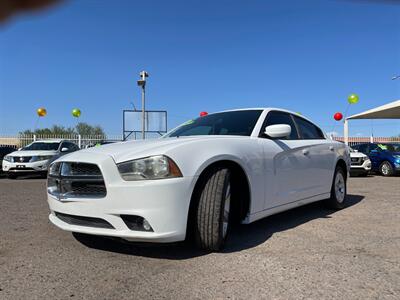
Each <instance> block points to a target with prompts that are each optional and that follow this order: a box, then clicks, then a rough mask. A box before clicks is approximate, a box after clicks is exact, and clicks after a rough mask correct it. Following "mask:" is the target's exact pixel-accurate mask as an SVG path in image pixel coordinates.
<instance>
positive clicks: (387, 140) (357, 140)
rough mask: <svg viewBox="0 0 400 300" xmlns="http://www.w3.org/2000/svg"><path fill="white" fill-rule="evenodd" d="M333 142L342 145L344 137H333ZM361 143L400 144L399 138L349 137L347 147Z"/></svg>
mask: <svg viewBox="0 0 400 300" xmlns="http://www.w3.org/2000/svg"><path fill="white" fill-rule="evenodd" d="M332 139H333V140H335V141H338V142H342V143H344V137H339V136H335V137H332ZM362 143H383V144H385V143H400V137H374V136H369V137H359V136H355V137H349V140H348V145H349V146H353V145H357V144H362Z"/></svg>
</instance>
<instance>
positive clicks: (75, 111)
mask: <svg viewBox="0 0 400 300" xmlns="http://www.w3.org/2000/svg"><path fill="white" fill-rule="evenodd" d="M72 116H73V117H75V118H79V117H80V116H81V110H80V109H78V108H74V109H73V110H72Z"/></svg>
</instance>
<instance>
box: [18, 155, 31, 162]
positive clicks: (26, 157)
mask: <svg viewBox="0 0 400 300" xmlns="http://www.w3.org/2000/svg"><path fill="white" fill-rule="evenodd" d="M31 159H32V156H14V157H13V162H15V163H27V162H29V161H30V160H31Z"/></svg>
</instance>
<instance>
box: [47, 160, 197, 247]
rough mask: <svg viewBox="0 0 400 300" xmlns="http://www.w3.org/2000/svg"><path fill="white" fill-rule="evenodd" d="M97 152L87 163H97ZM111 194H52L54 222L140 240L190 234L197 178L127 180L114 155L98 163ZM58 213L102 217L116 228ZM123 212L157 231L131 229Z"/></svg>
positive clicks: (179, 238)
mask: <svg viewBox="0 0 400 300" xmlns="http://www.w3.org/2000/svg"><path fill="white" fill-rule="evenodd" d="M96 161H97V162H98V160H95V155H94V156H92V157H91V158H89V157H86V159H85V161H84V162H87V163H95V162H96ZM97 165H98V166H99V168H100V169H101V171H102V174H103V178H104V182H105V185H106V189H107V194H106V196H105V197H104V198H73V199H68V198H67V199H62V200H58V199H57V198H56V197H55V196H53V195H51V194H48V204H49V207H50V211H51V213H50V215H49V219H50V221H51V222H52V223H53V224H54V225H56V226H57V227H59V228H61V229H63V230H67V231H72V232H80V233H86V234H92V235H101V236H110V237H119V238H123V239H126V240H129V241H138V242H160V243H162V242H176V241H182V240H184V239H185V236H186V227H187V218H188V211H189V204H190V199H191V195H192V191H193V188H194V185H195V182H196V177H180V178H170V179H160V180H148V181H124V180H123V179H122V178H121V176H120V174H119V172H118V169H117V166H116V165H115V163H114V161H113V160H112V159H111V158H108V159H104V160H103V161H102V162H101V163H97ZM56 213H62V214H67V215H72V216H79V217H89V218H98V219H102V220H104V221H106V222H108V223H109V224H111V226H112V227H113V228H96V227H92V226H81V225H73V224H71V223H67V222H65V221H63V220H62V219H61V218H59V217H58V216H57V215H56ZM121 215H129V216H139V217H142V218H144V219H145V220H147V221H148V223H149V224H150V226H151V227H152V229H153V231H139V230H131V229H129V227H128V225H127V224H126V223H125V222H124V220H123V219H122V218H121Z"/></svg>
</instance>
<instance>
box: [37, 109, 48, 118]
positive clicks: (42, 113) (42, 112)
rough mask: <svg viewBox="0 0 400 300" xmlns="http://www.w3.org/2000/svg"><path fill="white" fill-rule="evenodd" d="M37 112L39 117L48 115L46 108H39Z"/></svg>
mask: <svg viewBox="0 0 400 300" xmlns="http://www.w3.org/2000/svg"><path fill="white" fill-rule="evenodd" d="M36 113H37V115H38V116H39V117H44V116H46V115H47V110H46V109H45V108H43V107H41V108H38V109H37V111H36Z"/></svg>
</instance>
